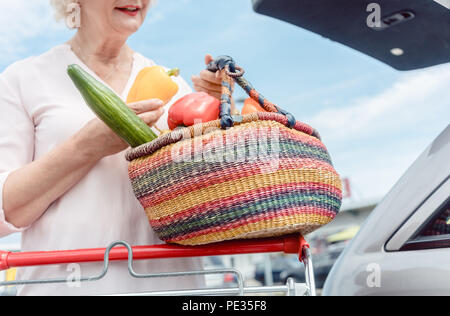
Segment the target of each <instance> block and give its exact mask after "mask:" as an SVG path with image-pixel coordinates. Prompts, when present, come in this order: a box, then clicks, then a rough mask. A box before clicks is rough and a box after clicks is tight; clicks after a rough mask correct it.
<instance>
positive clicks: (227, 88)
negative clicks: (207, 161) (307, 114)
mask: <svg viewBox="0 0 450 316" xmlns="http://www.w3.org/2000/svg"><path fill="white" fill-rule="evenodd" d="M207 69H208V70H209V71H211V72H217V71H221V73H222V97H221V100H220V124H221V126H222V128H223V129H226V128H230V127H232V126H233V125H234V118H233V116H232V115H231V97H232V95H233V90H234V88H233V87H234V82H236V83H237V84H238V85H239V86H240V87H241V88H242V89H244V91H245V92H246V93H247V94H248V95H249V96H250V97H251V98H252V99H253V100H255V101H256V102H258V103H259V104H260V105H261V107H262V108H263V109H264V110H266V111H268V112H273V113H279V114H282V115H284V116H286V118H287V126H288V127H290V128H293V127H294V126H295V123H296V119H295V117H294V116H293V115H292V114H291V113H289V112H287V111H284V110H282V109H281V108H280V107H278V106H277V105H275V104H273V103H272V102H270V101H268V100H267V99H266V98H265V97H264V96H263V95H262V94H260V93H259V92H258V91H256V89H255V88H254V87H253V86H252V85H251V83H250V82H248V81H247V80H246V79H245V78H244V73H245V71H244V69H242V68H241V67H239V66H238V65H236V63H235V61H234V60H233V58H231V57H230V56H220V57H217V58H216V59H214V60H213V61H211V62H210V63H209V64H208V66H207Z"/></svg>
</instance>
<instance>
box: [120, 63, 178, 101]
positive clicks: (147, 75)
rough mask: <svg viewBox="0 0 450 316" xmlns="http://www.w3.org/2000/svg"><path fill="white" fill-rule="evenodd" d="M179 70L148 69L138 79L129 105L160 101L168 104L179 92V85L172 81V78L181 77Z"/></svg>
mask: <svg viewBox="0 0 450 316" xmlns="http://www.w3.org/2000/svg"><path fill="white" fill-rule="evenodd" d="M179 74H180V70H179V69H172V70H170V71H166V70H165V69H164V68H163V67H161V66H154V67H146V68H144V69H142V70H141V71H140V72H139V74H138V75H137V77H136V80H135V81H134V84H133V86H132V87H131V90H130V93H129V94H128V98H127V103H128V104H130V103H134V102H138V101H144V100H150V99H159V100H162V101H163V102H164V103H167V102H169V101H170V99H172V98H173V97H174V96H175V95H176V94H177V92H178V89H179V88H178V85H177V84H176V83H175V82H174V81H173V80H172V78H171V77H172V76H179Z"/></svg>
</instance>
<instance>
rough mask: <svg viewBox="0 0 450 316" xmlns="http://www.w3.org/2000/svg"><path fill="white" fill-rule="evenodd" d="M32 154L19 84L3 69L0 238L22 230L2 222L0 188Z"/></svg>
mask: <svg viewBox="0 0 450 316" xmlns="http://www.w3.org/2000/svg"><path fill="white" fill-rule="evenodd" d="M12 73H13V74H14V72H12ZM33 155H34V124H33V122H32V120H31V119H30V117H29V115H28V113H27V111H26V110H25V108H24V106H23V104H22V102H21V97H20V88H19V84H18V82H17V80H15V78H14V76H13V75H12V74H9V71H8V70H7V71H5V72H4V73H2V74H0V237H4V236H7V235H9V234H12V233H17V232H21V231H23V230H25V229H26V228H21V229H19V228H17V227H15V226H14V225H12V224H11V223H8V222H7V221H6V219H5V213H4V211H3V187H4V184H5V182H6V179H7V178H8V176H9V175H10V174H11V173H12V172H13V171H14V170H17V169H19V168H21V167H23V166H25V165H26V164H28V163H30V162H31V161H32V160H33Z"/></svg>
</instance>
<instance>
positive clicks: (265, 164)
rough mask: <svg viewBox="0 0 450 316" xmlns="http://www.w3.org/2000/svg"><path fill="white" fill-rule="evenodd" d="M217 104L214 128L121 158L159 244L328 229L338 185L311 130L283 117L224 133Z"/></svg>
mask: <svg viewBox="0 0 450 316" xmlns="http://www.w3.org/2000/svg"><path fill="white" fill-rule="evenodd" d="M213 70H214V69H213ZM219 70H223V69H219ZM227 70H229V69H227ZM223 73H224V77H227V78H230V77H229V76H227V75H226V72H225V71H224V72H223ZM224 82H225V81H224ZM226 86H227V87H228V90H229V86H228V85H226ZM231 93H232V91H226V89H225V90H224V95H228V94H231ZM259 97H260V98H259V100H260V101H261V104H264V102H263V100H262V98H261V96H259ZM225 99H228V98H225V97H223V98H222V101H223V102H222V103H223V105H222V111H221V113H222V114H221V118H222V120H218V121H213V122H208V123H205V124H197V125H194V126H192V127H189V128H182V129H178V130H176V131H174V132H172V133H170V134H166V135H164V136H161V137H159V138H158V139H157V140H155V141H153V142H151V143H148V144H145V145H142V146H140V147H137V148H134V149H131V150H130V151H129V152H128V153H127V159H128V160H129V161H130V165H129V175H130V179H131V183H132V186H133V190H134V192H135V194H136V197H137V198H138V199H139V201H140V203H141V204H142V206H143V207H144V209H145V211H146V213H147V216H148V219H149V221H150V224H151V226H152V228H153V229H154V231H155V232H156V234H157V235H158V236H159V238H160V239H161V240H163V241H165V242H168V243H177V244H183V245H201V244H208V243H214V242H220V241H225V240H232V239H243V238H262V237H272V236H279V235H285V234H290V233H295V232H299V233H301V234H303V235H306V234H308V233H310V232H312V231H314V230H316V229H318V228H320V227H321V226H323V225H325V224H327V223H329V222H330V221H332V220H333V219H334V218H335V216H336V214H337V213H338V211H339V209H340V206H341V199H342V187H341V181H340V178H339V176H338V174H337V173H336V171H335V170H334V168H333V166H332V163H331V160H330V157H329V154H328V152H327V149H326V148H325V146H324V145H323V143H322V142H321V140H320V137H319V136H318V134H317V133H316V132H315V131H314V129H312V128H311V127H310V126H308V125H306V124H303V123H300V122H297V121H295V124H289V119H288V117H287V116H286V112H284V114H281V113H266V112H260V113H254V114H250V115H246V116H243V117H239V119H238V120H236V118H234V119H233V122H232V125H233V126H232V127H231V128H226V129H224V126H223V123H224V120H223V117H224V115H223V113H229V111H227V109H228V108H227V102H225V101H224V100H225ZM224 109H225V110H224ZM290 125H293V126H292V127H291V126H290Z"/></svg>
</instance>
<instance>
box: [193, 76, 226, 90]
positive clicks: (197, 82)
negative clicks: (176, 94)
mask: <svg viewBox="0 0 450 316" xmlns="http://www.w3.org/2000/svg"><path fill="white" fill-rule="evenodd" d="M192 83H193V84H194V86H198V87H202V88H203V89H206V90H208V91H212V92H221V91H222V85H221V84H217V83H211V82H209V81H206V80H203V79H202V78H200V77H197V76H193V77H192Z"/></svg>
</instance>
